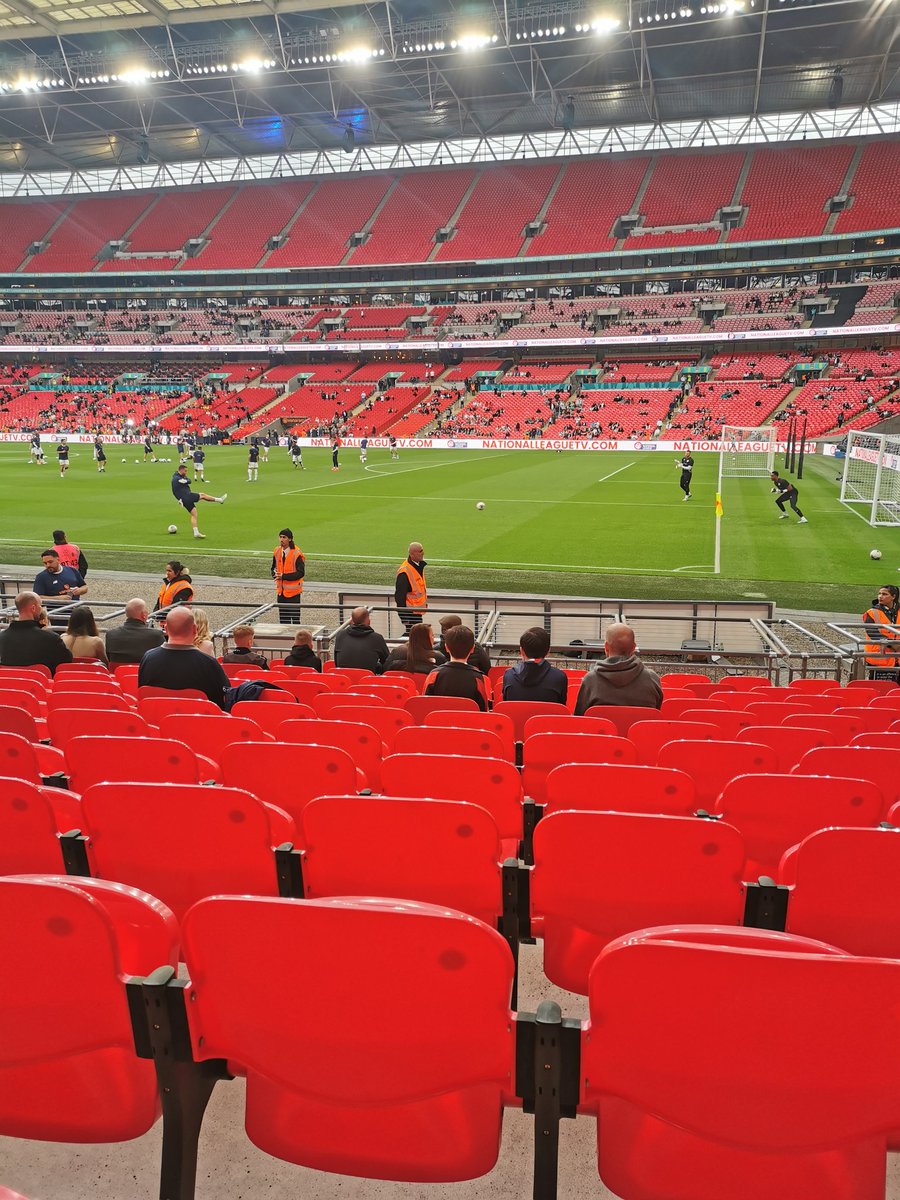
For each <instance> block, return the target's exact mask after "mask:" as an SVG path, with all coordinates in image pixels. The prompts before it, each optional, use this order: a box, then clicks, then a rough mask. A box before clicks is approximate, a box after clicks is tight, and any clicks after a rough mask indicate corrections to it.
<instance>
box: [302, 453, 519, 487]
mask: <svg viewBox="0 0 900 1200" xmlns="http://www.w3.org/2000/svg"><path fill="white" fill-rule="evenodd" d="M504 457H505V454H488V455H485V456H484V457H483V458H479V460H478V461H479V462H484V461H485V459H486V458H504ZM465 461H466V460H465V459H464V458H447V459H444V460H443V461H442V462H436V463H425V464H423V465H422V466H419V467H404V468H401V469H399V470H396V471H380V472H379V471H378V469H377V468H372V467H364V468H363V470H364V471H368V472H369V478H372V479H379V478H381V477H382V476H384V475H411V474H412V473H413V471H433V470H435V468H437V467H456V466H459V464H460V463H462V462H465ZM362 482H364V480H360V479H358V478H356V477H354V478H348V479H335V480H332V481H331V482H330V483H317V484H314V485H313V486H312V487H308V488H293V489H292V490H291V491H288V492H279V493H278V494H279V495H280V496H297V495H303V494H304V493H305V492H318V491H321V490H322V489H323V488H333V487H345V486H346V485H347V484H348V483H362Z"/></svg>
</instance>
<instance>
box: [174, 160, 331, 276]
mask: <svg viewBox="0 0 900 1200" xmlns="http://www.w3.org/2000/svg"><path fill="white" fill-rule="evenodd" d="M314 187H315V184H314V182H313V181H312V180H307V179H298V180H284V181H283V182H281V183H269V184H259V185H257V186H254V187H246V188H241V189H240V190H239V191H238V194H237V196H236V197H235V199H234V202H233V203H232V204H230V205H229V207H228V208H227V209H226V211H225V213H224V214H223V215H222V216H221V217H220V218H219V220H218V221H216V223H215V225H214V226H213V229H212V232H211V234H210V240H209V243H208V245H206V246H204V247H203V249H202V250H201V251H200V253H199V254H198V255H197V257H196V258H192V259H188V260H187V261H186V262H185V263H184V264H183V265H184V268H185V269H186V270H192V271H193V270H197V269H198V268H199V269H200V270H204V271H208V270H214V269H217V268H224V269H227V270H236V269H238V268H240V267H245V268H246V267H255V266H256V265H257V264H258V263H259V261H260V260H261V259H262V258H263V256H264V255H265V253H266V241H267V240H268V238H270V237H272V235H273V234H276V233H281V231H282V229H284V227H285V225H287V223H288V222H289V221H290V220H292V219H293V217H294V216H295V214H296V212H297V209H298V208H299V207H300V205H301V204H302V203H303V202H304V200H305V199H306V198H307V196H308V195H309V194H310V192H311V191H312V190H313V188H314Z"/></svg>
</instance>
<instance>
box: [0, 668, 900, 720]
mask: <svg viewBox="0 0 900 1200" xmlns="http://www.w3.org/2000/svg"><path fill="white" fill-rule="evenodd" d="M2 684H3V677H2V676H0V686H2ZM868 707H869V708H876V709H878V710H879V711H881V710H882V709H894V710H895V711H896V710H897V709H900V688H894V690H893V691H892V692H888V693H886V694H885V695H879V696H876V697H875V699H874V700H870V701H869V704H868Z"/></svg>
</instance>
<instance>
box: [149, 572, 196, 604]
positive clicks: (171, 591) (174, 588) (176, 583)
mask: <svg viewBox="0 0 900 1200" xmlns="http://www.w3.org/2000/svg"><path fill="white" fill-rule="evenodd" d="M185 588H187V589H188V591H189V592H190V593H191V594H190V595H189V596H188V598H187V600H182V602H181V603H182V604H190V603H191V601H192V600H193V599H194V589H193V587H191V585H190V584H189V583H188V581H187V580H186V579H173V580H172V582H171V583H169V582H168V581H167V582H165V583H164V584H163V585H162V587H161V588H160V589H159V598H158V600H157V607H158V608H168V607H169V605H170V604H174V603H175V597H176V596H177V595H178V593H179V592H183V591H184V589H185Z"/></svg>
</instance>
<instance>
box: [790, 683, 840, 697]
mask: <svg viewBox="0 0 900 1200" xmlns="http://www.w3.org/2000/svg"><path fill="white" fill-rule="evenodd" d="M788 687H789V688H790V689H791V691H792V692H800V693H802V694H806V693H811V694H812V695H814V696H815V695H819V694H820V693H821V692H830V691H833V690H834V680H833V679H792V680H791V682H790V683H789V684H788Z"/></svg>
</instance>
